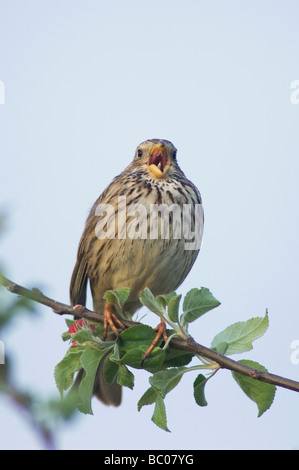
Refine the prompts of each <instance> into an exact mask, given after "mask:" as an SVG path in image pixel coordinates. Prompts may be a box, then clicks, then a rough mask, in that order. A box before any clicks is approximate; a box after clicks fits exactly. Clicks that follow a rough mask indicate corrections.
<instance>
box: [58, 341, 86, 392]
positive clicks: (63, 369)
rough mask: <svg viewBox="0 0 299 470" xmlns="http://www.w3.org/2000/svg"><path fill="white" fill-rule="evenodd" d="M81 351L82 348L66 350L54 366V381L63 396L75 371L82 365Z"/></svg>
mask: <svg viewBox="0 0 299 470" xmlns="http://www.w3.org/2000/svg"><path fill="white" fill-rule="evenodd" d="M82 352H83V351H82V350H77V351H72V350H70V351H68V352H67V354H66V355H65V356H64V358H63V359H62V361H60V362H59V363H58V364H57V366H56V367H55V372H54V376H55V382H56V385H57V388H58V390H59V392H60V395H61V396H63V392H65V391H66V390H68V389H69V388H70V386H71V385H72V383H73V378H74V374H75V372H77V371H78V370H79V369H81V367H82V365H81V356H82Z"/></svg>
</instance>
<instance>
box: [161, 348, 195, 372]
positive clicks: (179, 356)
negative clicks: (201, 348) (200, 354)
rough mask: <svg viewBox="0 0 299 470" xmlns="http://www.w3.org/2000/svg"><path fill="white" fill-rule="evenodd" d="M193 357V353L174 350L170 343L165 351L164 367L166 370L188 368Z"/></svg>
mask: <svg viewBox="0 0 299 470" xmlns="http://www.w3.org/2000/svg"><path fill="white" fill-rule="evenodd" d="M193 356H194V354H192V353H189V352H186V351H183V350H181V349H176V348H173V347H172V346H171V343H170V346H169V347H168V348H167V349H166V351H165V359H164V366H165V368H168V367H181V366H186V365H187V364H189V362H191V360H192V358H193Z"/></svg>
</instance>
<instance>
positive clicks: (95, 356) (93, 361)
mask: <svg viewBox="0 0 299 470" xmlns="http://www.w3.org/2000/svg"><path fill="white" fill-rule="evenodd" d="M104 354H105V351H101V350H100V349H96V348H89V349H86V350H85V351H83V353H82V356H81V364H82V367H83V369H84V371H85V374H84V376H83V378H82V380H81V382H80V385H79V390H78V394H79V398H80V405H79V406H78V408H79V410H80V411H81V412H82V413H85V414H92V409H91V399H92V392H93V386H94V381H95V377H96V373H97V370H98V366H99V363H100V360H101V359H102V357H103V356H104Z"/></svg>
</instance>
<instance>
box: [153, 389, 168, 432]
mask: <svg viewBox="0 0 299 470" xmlns="http://www.w3.org/2000/svg"><path fill="white" fill-rule="evenodd" d="M152 421H153V423H155V424H156V425H157V426H159V428H161V429H164V431H168V432H169V429H168V427H167V420H166V408H165V404H164V400H163V398H162V397H161V396H160V395H157V398H156V405H155V409H154V414H153V416H152Z"/></svg>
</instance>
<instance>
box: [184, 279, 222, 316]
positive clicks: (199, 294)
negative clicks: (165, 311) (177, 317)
mask: <svg viewBox="0 0 299 470" xmlns="http://www.w3.org/2000/svg"><path fill="white" fill-rule="evenodd" d="M219 305H220V302H219V300H217V299H215V297H213V295H212V294H211V292H210V291H209V289H207V288H206V287H202V288H201V289H197V288H195V289H191V290H190V291H189V292H188V293H187V294H186V296H185V298H184V303H183V312H184V313H183V322H184V323H191V322H193V321H194V320H196V319H197V318H199V317H201V316H202V315H203V314H204V313H206V312H208V311H209V310H212V309H213V308H215V307H218V306H219Z"/></svg>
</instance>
